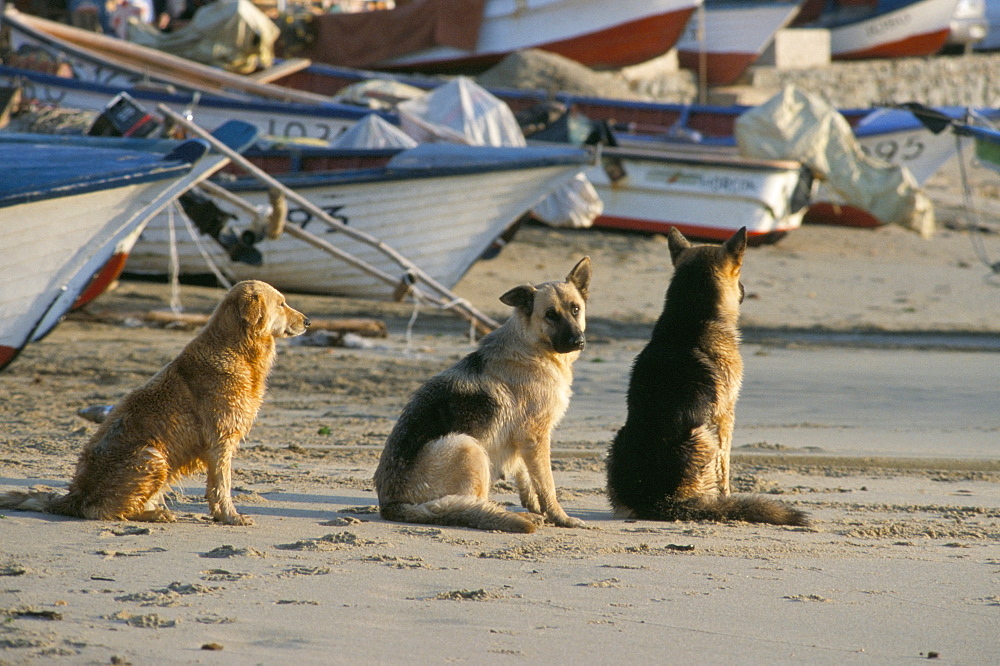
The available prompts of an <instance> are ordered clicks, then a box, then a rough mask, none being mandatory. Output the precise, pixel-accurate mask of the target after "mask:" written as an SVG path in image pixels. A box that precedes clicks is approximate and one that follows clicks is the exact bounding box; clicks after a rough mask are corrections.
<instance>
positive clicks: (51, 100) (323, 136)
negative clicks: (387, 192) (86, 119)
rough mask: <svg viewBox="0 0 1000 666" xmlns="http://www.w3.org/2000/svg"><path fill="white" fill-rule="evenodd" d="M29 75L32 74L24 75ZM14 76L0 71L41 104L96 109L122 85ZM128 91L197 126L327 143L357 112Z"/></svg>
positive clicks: (142, 101)
mask: <svg viewBox="0 0 1000 666" xmlns="http://www.w3.org/2000/svg"><path fill="white" fill-rule="evenodd" d="M27 76H31V77H32V78H27ZM27 76H21V75H17V74H15V73H14V72H5V71H2V70H0V83H3V84H5V85H15V84H16V85H20V86H22V89H23V94H24V95H25V97H26V98H28V99H34V100H37V101H39V102H41V103H43V104H52V105H57V106H61V107H63V108H68V109H80V110H84V111H94V112H101V111H103V110H104V108H105V106H107V104H108V102H109V101H111V99H112V98H113V97H114V95H115V94H116V93H117V91H118V90H120V89H121V88H109V87H107V86H104V85H100V86H86V85H82V82H76V81H72V80H69V79H62V80H60V79H57V78H55V77H46V76H40V75H31V74H27ZM127 91H128V93H129V94H130V95H131V96H132V97H133V98H134V99H135V100H136V102H137V103H139V104H140V105H141V106H142V107H143V108H144V109H146V110H147V111H149V112H155V110H156V106H157V105H158V104H161V103H162V104H166V105H167V106H168V107H170V108H171V109H173V110H174V111H176V112H177V113H181V114H184V115H190V117H191V119H192V120H193V121H194V122H196V123H198V124H199V125H200V126H202V127H206V128H209V129H214V128H216V127H218V126H220V125H222V124H223V123H224V122H226V121H227V120H234V119H235V120H242V121H244V122H247V123H250V124H251V125H253V126H254V127H256V128H257V129H258V130H260V131H261V133H263V134H267V135H270V136H279V137H290V138H303V137H304V138H309V139H318V140H321V141H330V140H333V139H334V138H336V137H337V136H339V135H340V134H341V133H342V132H344V131H345V130H347V129H348V128H350V127H352V126H353V125H354V124H355V123H356V122H357V120H358V118H360V117H361V115H362V111H361V110H360V109H359V110H358V111H357V112H356V113H352V114H346V113H345V114H340V113H337V112H336V111H334V107H330V108H326V107H322V106H316V107H315V108H313V109H312V112H310V109H309V107H308V106H306V105H294V104H292V105H284V108H285V109H286V110H284V111H283V110H282V107H283V105H279V104H274V103H271V102H267V101H265V100H257V101H249V100H247V101H243V102H240V101H237V100H231V101H228V102H220V101H218V100H216V99H212V98H208V97H203V98H201V99H200V100H199V102H198V103H197V104H191V102H190V98H187V97H183V96H179V95H165V94H162V93H155V92H150V91H143V90H142V89H141V88H140V89H134V88H132V87H131V86H129V87H127Z"/></svg>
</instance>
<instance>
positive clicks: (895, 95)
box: [629, 53, 1000, 108]
mask: <svg viewBox="0 0 1000 666" xmlns="http://www.w3.org/2000/svg"><path fill="white" fill-rule="evenodd" d="M740 83H741V84H740V85H737V86H726V87H725V88H713V89H710V90H709V91H707V93H708V94H707V95H706V97H707V101H709V102H712V103H718V104H732V103H743V104H758V103H760V102H761V101H763V100H766V99H768V98H770V97H771V96H772V95H773V94H775V93H776V92H777V91H778V90H780V89H781V87H782V86H785V85H789V84H792V85H796V86H798V87H800V88H802V89H804V90H808V91H809V92H812V93H814V94H817V95H819V96H820V97H822V98H823V99H825V100H826V101H827V102H829V103H830V104H832V105H834V106H836V107H839V108H853V107H867V106H870V105H872V104H876V103H878V102H923V103H924V104H931V105H955V106H974V107H994V108H996V107H1000V53H995V54H980V53H973V54H968V55H955V56H936V57H930V58H897V59H891V60H862V61H854V62H833V63H831V64H829V65H824V66H821V67H812V68H808V69H784V70H783V69H778V68H775V67H770V66H754V67H752V68H751V69H750V71H749V72H748V73H747V74H746V75H745V76H744V79H743V81H741V82H740ZM629 84H630V86H631V87H632V89H633V90H635V91H636V92H637V93H639V94H642V95H646V96H648V97H650V98H655V99H657V100H659V101H664V102H681V103H689V102H697V101H698V95H699V93H698V89H697V84H696V81H695V80H694V77H693V75H692V74H691V72H688V71H685V70H681V71H676V70H675V71H659V72H647V73H646V76H645V77H642V78H641V79H635V78H632V79H631V80H629Z"/></svg>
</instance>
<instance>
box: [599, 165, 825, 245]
mask: <svg viewBox="0 0 1000 666" xmlns="http://www.w3.org/2000/svg"><path fill="white" fill-rule="evenodd" d="M601 155H602V158H603V159H604V160H613V161H614V163H615V166H618V167H620V168H621V169H622V170H623V171H624V174H623V175H620V173H618V172H616V171H615V169H614V168H610V169H605V168H602V167H601V166H600V165H598V166H595V167H592V168H591V169H589V170H588V171H587V172H586V173H587V177H588V178H589V179H590V181H591V182H592V183H593V185H594V187H595V188H596V189H597V192H598V194H599V195H600V197H601V201H603V202H604V214H603V215H601V216H599V217H598V218H597V219H596V220H595V221H594V226H597V227H608V228H614V229H626V230H631V231H646V232H655V233H661V234H662V233H666V232H668V231H669V230H670V227H677V229H678V230H679V231H680V232H682V233H683V234H684V235H686V236H690V237H692V238H699V239H704V240H725V239H727V238H729V237H730V236H731V235H732V234H733V233H734V232H736V231H737V230H739V228H740V227H746V228H747V236H748V239H749V240H750V242H752V243H762V242H771V241H774V240H777V239H778V238H781V237H782V236H783V235H785V234H786V233H788V232H789V231H791V230H792V229H795V228H797V227H799V226H800V224H801V223H802V216H803V214H804V213H805V211H806V209H807V207H808V205H809V199H810V193H811V190H812V177H811V175H810V174H809V172H808V170H806V169H804V168H803V167H802V165H801V164H799V163H798V162H793V161H788V160H752V159H745V158H739V157H734V156H725V155H697V154H694V153H676V152H674V153H671V152H668V151H665V150H642V149H636V148H603V150H602V152H601ZM609 172H610V173H611V174H614V175H616V176H618V177H617V178H614V179H613V178H611V177H610V176H609Z"/></svg>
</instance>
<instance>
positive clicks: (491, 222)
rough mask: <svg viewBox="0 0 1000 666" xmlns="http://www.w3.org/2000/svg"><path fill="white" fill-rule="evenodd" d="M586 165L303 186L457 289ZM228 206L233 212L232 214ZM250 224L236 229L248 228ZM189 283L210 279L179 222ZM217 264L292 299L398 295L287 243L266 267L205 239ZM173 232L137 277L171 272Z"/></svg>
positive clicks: (322, 229)
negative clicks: (299, 295) (511, 230)
mask: <svg viewBox="0 0 1000 666" xmlns="http://www.w3.org/2000/svg"><path fill="white" fill-rule="evenodd" d="M579 170H580V166H579V165H562V166H546V167H540V168H528V169H515V170H510V171H499V172H497V171H494V172H487V173H478V174H467V175H461V176H452V177H433V178H413V179H404V180H395V181H391V182H384V181H371V182H360V183H348V184H339V185H333V186H316V187H295V189H296V191H297V192H299V193H300V194H302V195H303V196H305V197H306V198H308V199H309V200H310V201H311V202H313V203H314V204H316V205H318V206H320V207H321V208H323V209H324V210H329V211H331V214H334V215H336V216H337V217H339V218H341V219H342V220H344V221H346V223H347V224H348V225H349V226H350V227H352V228H354V229H357V230H359V231H363V232H366V233H368V234H370V235H371V236H374V237H375V238H377V239H379V240H380V241H382V242H383V243H385V244H387V245H389V246H390V247H392V248H394V249H395V250H396V251H398V252H399V253H400V254H402V255H403V256H404V257H406V258H407V259H409V260H410V261H411V262H412V263H413V264H415V265H416V266H418V267H419V268H420V269H422V270H423V271H424V272H425V273H427V274H428V275H430V277H432V278H434V279H435V280H437V281H438V282H440V283H441V284H442V285H444V286H445V287H447V288H450V287H452V286H454V285H455V284H456V283H457V282H458V280H459V279H460V278H461V277H462V276H463V275H464V274H465V272H466V271H467V270H468V269H469V267H470V266H471V265H472V264H473V263H474V262H475V261H476V260H477V259H478V258H479V257H480V256H481V255H482V253H483V252H484V251H485V250H486V249H488V248H489V246H490V245H491V244H492V243H493V241H494V240H495V239H496V238H497V237H498V236H499V235H500V234H501V233H503V231H504V230H506V229H507V228H508V227H509V226H510V225H511V224H513V223H514V222H515V221H516V220H517V219H518V218H519V217H520V216H521V215H522V214H524V213H525V212H527V211H528V210H529V209H530V208H531V207H532V206H534V205H535V204H536V203H538V201H539V200H540V199H542V198H543V197H544V196H546V195H547V194H548V193H549V192H551V190H552V189H553V188H555V187H557V186H558V185H560V184H562V183H563V182H566V181H568V180H569V179H570V178H572V177H573V176H574V175H575V174H576V173H577V172H579ZM237 194H238V195H239V196H241V197H243V198H244V199H246V200H247V201H249V202H250V203H252V204H254V205H265V204H266V203H267V196H266V192H264V191H263V190H260V189H256V190H253V191H246V192H244V191H240V192H237ZM219 205H220V207H222V208H224V209H226V210H230V211H233V212H239V211H237V210H235V209H234V208H233V207H232V206H231V205H227V204H224V203H220V204H219ZM288 223H289V224H298V225H299V226H302V227H303V228H304V229H306V230H307V231H310V232H312V233H313V234H316V235H317V236H319V237H321V238H323V239H324V240H326V241H328V242H330V243H331V244H333V245H335V246H337V247H338V248H340V249H341V250H344V251H345V252H347V253H349V254H351V255H354V256H355V257H357V258H359V259H361V260H363V261H365V262H367V263H368V264H371V265H373V266H375V267H377V268H379V269H381V270H382V271H384V272H386V273H388V274H390V275H394V276H400V278H402V276H403V275H404V273H405V270H404V269H403V268H402V267H400V266H399V265H398V264H397V263H396V262H394V261H392V260H390V259H388V258H387V257H386V256H385V255H384V254H383V253H381V252H380V251H378V250H377V249H375V248H372V247H370V246H368V245H365V244H363V243H360V242H358V241H355V240H352V239H349V238H346V237H345V236H344V235H343V234H341V233H339V232H336V231H334V230H332V229H330V228H329V227H327V226H326V225H325V224H324V223H323V222H322V221H319V220H312V219H311V215H309V214H308V213H307V212H306V211H303V210H301V209H297V208H296V207H295V206H294V205H292V206H291V209H290V211H289V217H288ZM248 225H249V220H248V219H247V218H246V217H241V218H240V219H239V220H238V221H237V223H236V224H235V225H234V226H236V227H237V228H246V227H247V226H248ZM175 226H176V228H177V231H176V239H177V241H176V242H177V253H178V255H179V259H180V273H181V275H201V274H206V273H209V272H210V270H209V269H208V267H207V266H206V264H205V260H204V259H203V257H202V256H201V253H200V252H199V249H198V247H197V245H196V243H195V242H194V241H193V240H192V239H191V237H190V235H189V233H188V232H187V230H186V229H185V227H184V225H183V222H182V221H181V220H180V219H179V218H178V217H177V216H175ZM201 241H202V245H203V247H204V248H205V249H206V250H207V251H208V253H209V255H210V256H211V258H212V260H213V261H214V262H215V264H216V265H217V266H218V267H219V268H220V269H221V270H222V272H223V273H224V274H225V275H227V277H228V278H230V279H232V280H244V279H260V280H264V281H266V282H269V283H270V284H273V285H274V286H275V287H277V288H278V289H282V290H287V291H292V292H306V293H323V294H335V295H342V296H349V297H360V298H375V299H386V298H389V297H390V296H391V294H392V292H393V286H392V285H387V284H386V283H384V282H382V281H380V280H378V279H376V278H373V277H371V276H370V275H368V274H367V273H364V272H363V271H361V270H359V269H357V268H354V267H352V266H348V265H347V264H345V263H344V262H342V261H339V260H337V259H335V258H333V257H331V256H330V255H329V254H327V253H325V252H323V251H322V250H318V249H316V248H314V247H312V246H310V245H307V244H306V243H304V242H303V241H301V240H298V239H295V238H293V237H291V236H290V235H288V234H284V235H283V236H282V237H280V238H278V239H277V240H263V241H261V242H259V243H257V244H256V245H255V247H256V248H257V249H258V250H259V251H260V252H261V253H262V255H263V264H262V265H261V266H250V265H247V264H243V263H239V262H233V261H231V260H230V259H229V257H228V255H227V254H226V253H225V251H224V250H223V249H222V248H221V247H220V246H219V245H218V244H217V243H215V241H214V240H212V239H211V238H208V237H206V236H201ZM169 256H170V246H169V227H168V219H167V216H166V215H159V216H157V217H156V218H154V219H153V221H152V222H151V223H150V224H149V225H148V226H147V228H146V229H145V231H144V232H143V233H142V235H141V236H140V238H139V241H138V242H137V243H136V246H135V248H134V249H133V251H132V254H131V256H130V258H129V261H128V263H127V264H126V271H127V272H129V273H143V274H157V275H164V274H167V273H168V266H169Z"/></svg>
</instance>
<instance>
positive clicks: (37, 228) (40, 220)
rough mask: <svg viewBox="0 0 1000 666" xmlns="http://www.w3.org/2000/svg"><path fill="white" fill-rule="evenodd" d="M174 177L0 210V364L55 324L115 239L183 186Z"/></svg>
mask: <svg viewBox="0 0 1000 666" xmlns="http://www.w3.org/2000/svg"><path fill="white" fill-rule="evenodd" d="M180 182H181V181H178V180H177V179H176V178H168V179H165V180H159V181H154V182H148V183H142V184H137V185H127V186H124V187H119V188H114V189H107V190H101V191H96V192H88V193H85V194H79V195H76V196H71V197H62V198H53V199H45V200H42V201H35V202H30V203H25V204H20V205H16V206H9V207H5V208H0V248H2V255H3V260H2V261H0V283H2V284H3V285H4V288H3V290H2V292H0V360H2V361H3V362H2V363H0V365H5V364H6V363H7V362H9V360H10V358H12V357H13V355H14V354H16V352H17V351H19V350H20V349H21V348H22V347H23V346H24V345H25V344H26V343H27V342H29V341H35V340H38V339H40V338H41V337H43V336H44V335H45V334H46V333H48V332H49V331H50V330H51V329H52V327H54V326H55V325H56V324H57V323H58V322H59V320H60V319H61V318H62V317H63V316H64V315H65V314H66V312H68V311H69V309H70V307H72V305H73V303H74V302H75V301H76V298H77V296H78V295H79V294H80V292H81V291H82V290H83V289H84V288H85V287H86V286H87V284H88V283H89V281H90V280H91V278H93V276H94V274H95V273H96V272H97V271H98V270H99V269H100V268H101V267H102V266H103V265H104V264H105V263H106V262H107V261H108V260H109V259H110V258H111V257H112V256H113V254H114V253H115V251H116V249H117V248H118V246H119V243H120V242H122V241H123V240H125V239H126V238H127V237H128V236H129V234H131V233H133V232H134V231H135V230H136V229H138V228H140V227H141V226H142V225H144V224H145V223H146V222H147V221H148V220H149V217H150V216H151V215H152V214H153V213H155V212H156V210H158V209H161V208H162V207H163V206H165V205H166V204H167V203H169V201H170V200H171V199H172V198H173V197H175V196H178V195H179V194H180V192H182V191H183V190H184V189H186V187H187V186H189V185H186V186H182V185H180ZM182 187H183V189H180V188H182ZM178 189H180V191H178Z"/></svg>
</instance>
